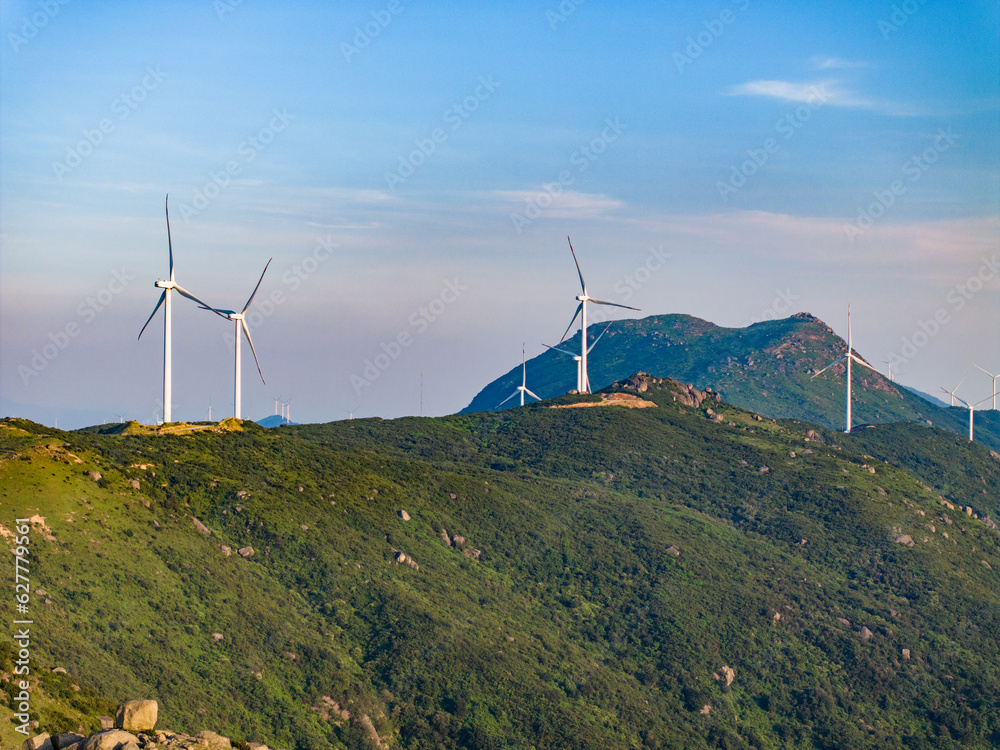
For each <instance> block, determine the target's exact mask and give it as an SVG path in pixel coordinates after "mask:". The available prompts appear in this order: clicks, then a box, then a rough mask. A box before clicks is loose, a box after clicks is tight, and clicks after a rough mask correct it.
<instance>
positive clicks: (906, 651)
mask: <svg viewBox="0 0 1000 750" xmlns="http://www.w3.org/2000/svg"><path fill="white" fill-rule="evenodd" d="M903 658H904V659H906V660H907V661H909V660H910V649H908V648H904V649H903Z"/></svg>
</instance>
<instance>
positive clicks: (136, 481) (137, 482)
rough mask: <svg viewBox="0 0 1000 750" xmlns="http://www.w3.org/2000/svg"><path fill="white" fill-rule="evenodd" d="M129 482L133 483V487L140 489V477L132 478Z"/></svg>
mask: <svg viewBox="0 0 1000 750" xmlns="http://www.w3.org/2000/svg"><path fill="white" fill-rule="evenodd" d="M128 483H129V484H131V485H132V488H133V489H136V490H137V489H139V480H138V479H130V480H128Z"/></svg>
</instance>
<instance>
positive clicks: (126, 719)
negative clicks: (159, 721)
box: [115, 700, 157, 732]
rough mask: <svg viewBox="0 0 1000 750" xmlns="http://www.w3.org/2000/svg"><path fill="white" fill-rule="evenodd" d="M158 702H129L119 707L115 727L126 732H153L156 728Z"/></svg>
mask: <svg viewBox="0 0 1000 750" xmlns="http://www.w3.org/2000/svg"><path fill="white" fill-rule="evenodd" d="M156 712H157V705H156V701H149V700H143V701H127V702H125V703H123V704H121V705H120V706H119V707H118V714H117V716H115V726H116V727H117V728H118V729H124V730H125V731H126V732H152V731H153V727H155V726H156Z"/></svg>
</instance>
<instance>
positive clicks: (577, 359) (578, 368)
mask: <svg viewBox="0 0 1000 750" xmlns="http://www.w3.org/2000/svg"><path fill="white" fill-rule="evenodd" d="M611 323H614V321H611ZM611 323H608V324H607V325H606V326H605V327H604V330H603V331H601V333H600V335H599V336H598V337H597V338H596V339H594V343H593V344H591V345H590V346H588V347H587V354H590V353H591V352H592V351H594V347H595V346H597V342H598V341H600V340H601V337H602V336H604V334H606V333H607V332H608V329H609V328H611ZM542 346H544V347H545V348H547V349H551V350H552V351H555V352H559V353H560V354H565V355H566V356H568V357H572V358H573V360H574V361H575V362H576V389H577V390H578V391H580V392H581V393H582V392H583V388H584V386H583V368H582V367H581V363H582V362H583V358H582V357H581V356H580V355H579V354H573V352H571V351H569V350H568V349H560V348H559V347H558V346H549V345H548V344H542ZM587 390H588V391H589V390H590V383H589V382H588V383H587Z"/></svg>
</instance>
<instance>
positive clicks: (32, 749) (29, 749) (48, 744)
mask: <svg viewBox="0 0 1000 750" xmlns="http://www.w3.org/2000/svg"><path fill="white" fill-rule="evenodd" d="M43 749H44V750H52V740H51V739H50V738H49V733H48V732H43V733H42V734H36V735H35V736H34V737H29V738H28V739H26V740H25V741H24V742H23V743H21V750H43Z"/></svg>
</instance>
